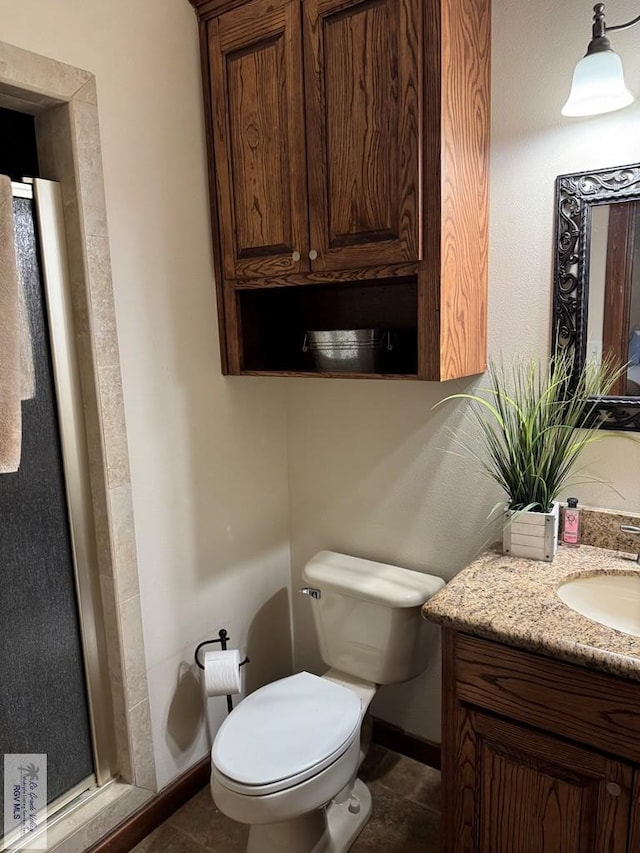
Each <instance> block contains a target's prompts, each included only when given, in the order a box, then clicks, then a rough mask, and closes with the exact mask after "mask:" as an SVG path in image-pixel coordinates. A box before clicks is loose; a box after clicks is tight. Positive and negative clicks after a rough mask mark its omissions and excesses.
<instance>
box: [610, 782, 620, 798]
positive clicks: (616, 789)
mask: <svg viewBox="0 0 640 853" xmlns="http://www.w3.org/2000/svg"><path fill="white" fill-rule="evenodd" d="M621 793H622V788H621V787H620V785H618V784H617V782H607V794H611V796H612V797H619V796H620V794H621Z"/></svg>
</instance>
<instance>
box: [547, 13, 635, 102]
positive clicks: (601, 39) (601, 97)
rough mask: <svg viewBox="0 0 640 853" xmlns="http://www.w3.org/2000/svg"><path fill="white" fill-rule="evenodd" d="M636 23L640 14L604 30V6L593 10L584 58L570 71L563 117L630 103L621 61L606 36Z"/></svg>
mask: <svg viewBox="0 0 640 853" xmlns="http://www.w3.org/2000/svg"><path fill="white" fill-rule="evenodd" d="M638 22H640V15H638V17H637V18H634V19H633V20H632V21H627V23H626V24H618V25H616V26H615V27H608V26H607V25H606V24H605V20H604V3H596V5H595V6H594V7H593V34H592V38H591V41H590V42H589V46H588V47H587V53H586V55H585V56H584V57H583V58H582V59H581V60H580V62H578V64H577V65H576V68H575V71H574V72H573V82H572V84H571V92H570V93H569V98H568V100H567V103H566V104H565V105H564V107H563V108H562V115H564V116H592V115H598V113H610V112H613V110H620V109H622V107H626V106H628V105H629V104H630V103H632V102H633V100H634V97H633V95H632V94H631V92H630V91H629V90H628V89H627V87H626V85H625V82H624V74H623V71H622V62H621V61H620V57H619V56H618V54H617V53H614V51H613V50H612V49H611V43H610V41H609V39H608V38H607V35H606V34H607V33H611V32H614V31H616V30H626V29H628V28H629V27H632V26H633V25H634V24H637V23H638Z"/></svg>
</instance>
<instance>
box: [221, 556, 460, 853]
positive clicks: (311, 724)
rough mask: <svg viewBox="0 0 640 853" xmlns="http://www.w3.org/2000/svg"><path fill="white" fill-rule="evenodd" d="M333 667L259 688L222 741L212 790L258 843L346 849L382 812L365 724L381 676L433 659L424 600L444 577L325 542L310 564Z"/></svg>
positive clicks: (283, 849) (312, 850) (289, 849)
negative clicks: (366, 761) (368, 777)
mask: <svg viewBox="0 0 640 853" xmlns="http://www.w3.org/2000/svg"><path fill="white" fill-rule="evenodd" d="M302 577H303V580H304V582H305V584H308V586H305V587H304V588H303V589H301V590H300V592H301V593H304V594H306V595H308V596H309V600H310V602H311V610H312V613H313V620H314V625H315V629H316V633H317V637H318V642H319V645H320V652H321V654H322V658H323V660H324V661H325V663H326V664H327V665H328V666H329V670H328V671H327V672H326V673H325V674H324V675H323V676H322V677H320V676H317V675H312V674H311V673H309V672H299V673H297V674H296V675H291V676H288V677H287V678H282V679H280V680H278V681H275V682H273V683H272V684H268V685H267V686H265V687H262V688H260V689H259V690H256V691H255V692H254V693H251V694H250V695H249V696H248V697H247V698H246V699H244V700H243V701H242V702H240V704H239V705H238V706H237V707H236V708H235V709H234V710H233V711H232V712H231V713H230V714H229V716H228V717H227V719H226V720H225V721H224V722H223V724H222V725H221V727H220V729H219V731H218V734H217V736H216V738H215V741H214V743H213V748H212V750H211V794H212V796H213V800H214V802H215V803H216V805H217V806H218V808H219V809H220V811H222V812H223V813H224V814H226V815H228V816H229V817H230V818H233V819H234V820H237V821H239V822H241V823H248V824H250V830H249V841H248V846H247V853H345V851H347V850H349V848H350V847H351V845H352V844H353V842H354V841H355V839H356V838H357V836H358V834H359V833H360V832H361V830H362V829H363V827H364V825H365V824H366V822H367V820H368V818H369V815H370V813H371V794H370V793H369V790H368V789H367V787H366V785H365V784H364V782H362V780H360V779H358V778H357V772H358V768H359V766H360V764H361V762H362V760H363V758H364V749H363V748H361V742H360V733H361V727H362V722H363V719H364V716H365V713H366V711H367V708H368V707H369V704H370V702H371V700H372V699H373V697H374V695H375V693H376V690H377V689H378V686H379V685H381V684H394V683H397V682H401V681H407V680H408V679H410V678H413V677H414V676H416V675H418V674H419V673H420V672H422V671H423V669H424V668H425V666H426V663H427V660H428V654H429V647H430V644H431V643H432V641H433V640H432V638H433V634H432V633H431V630H430V626H429V625H428V624H427V623H426V622H425V621H424V620H423V619H422V618H421V614H420V608H421V606H422V605H423V604H424V602H425V601H426V600H427V599H428V598H430V597H431V596H432V595H434V594H435V593H436V592H437V591H438V590H439V589H441V588H442V587H443V586H444V581H443V580H442V579H441V578H438V577H435V576H434V575H428V574H423V573H421V572H414V571H410V570H408V569H402V568H399V567H398V566H392V565H387V564H385V563H376V562H373V561H371V560H365V559H361V558H359V557H351V556H348V555H346V554H338V553H336V552H334V551H320V552H319V553H318V554H316V555H315V557H313V558H312V559H311V560H309V562H308V563H307V564H306V566H305V567H304V569H303V573H302Z"/></svg>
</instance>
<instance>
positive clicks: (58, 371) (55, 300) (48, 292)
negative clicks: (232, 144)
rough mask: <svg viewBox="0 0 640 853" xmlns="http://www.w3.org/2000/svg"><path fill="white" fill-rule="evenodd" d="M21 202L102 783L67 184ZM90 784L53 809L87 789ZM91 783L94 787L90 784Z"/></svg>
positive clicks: (49, 185) (112, 765)
mask: <svg viewBox="0 0 640 853" xmlns="http://www.w3.org/2000/svg"><path fill="white" fill-rule="evenodd" d="M12 190H13V195H14V197H21V198H31V199H33V213H34V217H35V219H36V224H37V228H36V233H37V244H38V248H39V250H40V266H41V274H42V283H43V290H44V299H45V305H46V312H45V313H46V320H47V328H48V331H49V339H50V345H51V359H52V369H53V380H54V387H55V397H56V410H57V415H58V427H59V434H60V447H61V452H62V465H63V471H64V487H65V493H66V503H67V513H68V518H69V531H70V536H71V552H72V559H73V569H74V577H75V587H76V595H77V600H78V618H79V623H80V634H81V638H82V658H83V661H84V675H85V682H86V688H87V701H88V704H89V708H88V716H89V726H90V734H91V744H92V750H93V761H94V774H95V783H96V784H97V785H98V787H100V786H102V785H104V784H105V783H106V782H108V781H109V780H110V779H111V778H112V777H113V776H114V773H115V772H116V769H117V768H116V749H115V742H114V735H113V725H114V721H113V712H112V698H111V695H110V691H109V689H108V686H109V683H110V678H109V669H108V661H107V653H106V642H105V624H104V618H103V611H102V606H101V597H100V584H99V573H98V565H97V551H96V540H95V532H94V515H93V506H92V501H91V485H90V479H89V454H88V447H87V439H86V433H85V428H84V416H83V409H82V398H81V392H80V376H79V368H78V356H77V352H76V347H75V339H74V331H73V308H72V301H71V291H70V280H69V269H68V263H67V243H66V235H65V226H64V217H63V204H62V195H61V191H60V185H59V184H58V183H57V182H54V181H47V180H43V179H41V178H34V179H33V180H29V181H28V182H26V181H25V182H15V181H12ZM91 782H92V780H91V779H90V778H89V779H88V780H84V782H82V783H80V784H79V785H78V786H75V787H74V788H73V789H72V790H71V791H70V792H68V794H67V795H63V796H62V797H60V798H59V799H58V800H57V801H56V803H55V804H54V810H55V808H56V807H60V806H62V805H64V803H65V802H66V801H68V800H69V798H71V797H73V796H77V794H78V793H80V791H79V788H82V789H83V790H86V789H87V788H88V787H90V786H91ZM87 783H88V784H87Z"/></svg>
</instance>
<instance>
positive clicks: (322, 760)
mask: <svg viewBox="0 0 640 853" xmlns="http://www.w3.org/2000/svg"><path fill="white" fill-rule="evenodd" d="M360 719H361V703H360V697H359V696H358V695H357V694H356V693H355V692H354V691H353V690H349V688H347V687H343V686H342V685H340V684H336V683H335V682H332V681H327V680H326V679H324V678H319V677H318V676H317V675H311V674H310V673H308V672H300V673H298V674H297V675H291V676H289V677H288V678H282V679H280V680H279V681H274V682H273V683H272V684H268V685H267V686H266V687H262V688H261V689H260V690H256V692H255V693H251V694H250V695H249V696H248V697H247V698H246V699H245V700H244V701H242V702H241V703H240V704H239V705H238V706H237V708H236V709H235V710H234V711H233V713H232V714H230V715H229V716H228V717H227V719H226V720H225V721H224V723H223V724H222V725H221V726H220V729H219V731H218V734H217V736H216V739H215V741H214V743H213V749H212V751H211V758H212V764H213V769H214V773H215V772H216V771H218V773H217V775H218V777H219V776H220V774H223V776H224V777H225V779H222V780H220V781H221V783H222V784H224V785H227V787H232V788H234V789H236V790H244V791H246V789H247V788H258V787H260V790H259V791H258V790H256V791H254V793H256V794H258V793H259V794H266V793H272V792H273V791H276V790H282V789H283V788H286V787H289V786H291V785H294V784H298V783H299V782H302V781H304V780H305V779H309V778H310V777H311V776H314V775H315V774H316V773H319V772H320V771H321V770H323V769H324V768H325V767H328V766H329V765H330V764H332V763H333V762H334V761H335V760H336V759H337V758H339V757H340V755H342V753H343V752H345V751H346V749H347V748H348V747H349V746H350V744H351V743H352V742H353V738H354V736H355V735H357V733H358V730H359V726H360ZM229 783H231V784H229ZM233 783H235V784H233ZM265 786H266V787H265ZM247 793H251V791H250V790H249V791H247Z"/></svg>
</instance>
